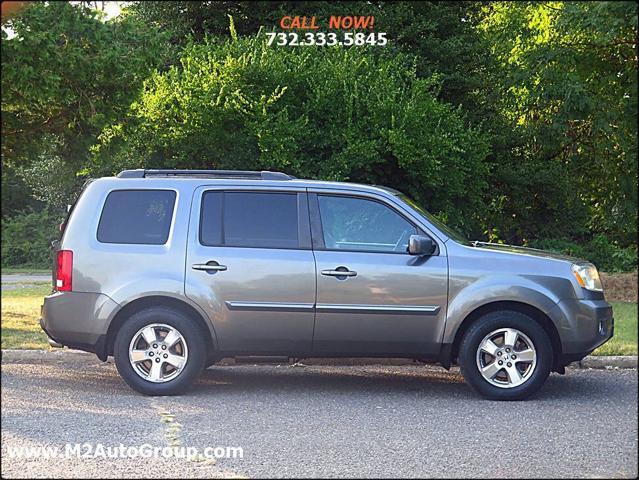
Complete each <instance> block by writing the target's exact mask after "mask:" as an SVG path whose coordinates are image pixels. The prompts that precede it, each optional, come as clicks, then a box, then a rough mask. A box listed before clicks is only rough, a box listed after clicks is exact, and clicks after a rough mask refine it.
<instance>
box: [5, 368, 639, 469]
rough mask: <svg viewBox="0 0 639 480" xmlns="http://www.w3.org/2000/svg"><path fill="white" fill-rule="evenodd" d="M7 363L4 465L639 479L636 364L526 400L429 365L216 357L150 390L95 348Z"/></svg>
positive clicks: (579, 375) (552, 381) (559, 379)
mask: <svg viewBox="0 0 639 480" xmlns="http://www.w3.org/2000/svg"><path fill="white" fill-rule="evenodd" d="M22 362H23V363H3V364H2V391H1V395H2V476H3V477H4V478H11V477H56V476H66V477H124V476H145V477H149V478H164V477H176V478H185V477H222V476H244V477H287V476H296V477H316V476H317V477H349V476H357V477H432V476H435V477H458V476H466V477H467V476H471V477H494V478H517V477H551V478H552V477H636V476H637V371H636V370H618V371H614V370H569V371H568V374H567V375H565V376H559V375H556V374H554V375H552V376H551V377H550V378H549V380H548V382H547V384H546V386H545V387H544V389H543V390H542V392H541V393H540V394H539V395H538V396H537V397H536V398H534V399H533V400H529V401H526V402H512V403H503V402H502V403H499V402H491V401H486V400H481V399H479V398H478V397H477V396H476V395H475V394H473V393H472V392H471V390H470V389H469V387H467V386H466V385H465V384H464V383H463V380H462V378H461V377H460V376H459V374H457V373H447V372H445V371H444V370H442V369H440V368H435V367H423V366H392V367H390V366H361V367H360V366H357V367H335V366H326V367H321V366H312V367H291V366H288V365H286V366H279V367H276V366H248V365H247V366H226V367H219V366H214V367H212V368H210V369H209V370H207V371H206V372H204V374H203V375H202V377H201V379H200V380H199V382H198V383H197V385H196V386H195V387H194V388H193V390H192V391H191V392H190V393H189V394H188V395H186V396H181V397H173V398H159V397H153V398H151V397H143V396H140V395H137V394H135V393H133V392H132V391H131V390H129V388H128V387H127V386H126V385H125V384H124V383H123V382H122V381H121V380H120V378H119V377H118V375H117V372H116V370H115V368H114V366H113V364H110V363H109V364H102V363H100V362H99V361H97V360H94V359H93V358H92V357H86V356H84V357H82V356H80V357H78V358H73V359H72V358H70V357H63V356H61V357H59V358H58V359H57V360H55V361H53V362H45V363H39V362H38V361H33V360H23V361H22ZM169 441H173V442H175V441H179V442H181V444H182V445H184V446H190V447H198V448H200V449H203V448H204V447H211V446H212V447H217V446H223V447H226V446H231V447H236V446H240V447H242V449H243V458H241V459H239V458H228V459H219V460H217V461H216V462H215V463H210V462H195V461H187V460H182V459H178V460H176V459H171V460H168V459H151V460H146V459H145V460H141V459H102V458H100V459H77V458H68V459H63V460H60V459H56V460H46V459H38V460H35V459H25V458H9V455H8V449H9V448H12V447H17V446H25V445H26V446H42V445H47V446H54V445H58V446H62V445H64V444H65V443H85V442H89V443H91V444H97V443H101V444H103V445H105V446H108V445H117V444H119V443H120V442H121V443H123V444H124V445H127V446H139V445H141V444H144V443H149V444H152V445H155V446H165V445H168V442H169Z"/></svg>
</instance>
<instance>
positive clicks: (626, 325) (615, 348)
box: [593, 302, 637, 355]
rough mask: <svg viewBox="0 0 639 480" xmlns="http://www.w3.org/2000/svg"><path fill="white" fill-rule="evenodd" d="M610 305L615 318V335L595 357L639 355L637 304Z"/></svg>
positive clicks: (618, 303) (599, 349)
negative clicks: (638, 352) (638, 346)
mask: <svg viewBox="0 0 639 480" xmlns="http://www.w3.org/2000/svg"><path fill="white" fill-rule="evenodd" d="M610 303H611V304H612V312H613V314H614V316H615V335H614V336H613V337H612V340H609V341H608V342H606V343H605V344H603V345H602V346H601V347H599V348H598V349H597V350H595V351H594V352H593V355H637V304H636V303H631V302H610Z"/></svg>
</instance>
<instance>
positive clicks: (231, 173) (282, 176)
mask: <svg viewBox="0 0 639 480" xmlns="http://www.w3.org/2000/svg"><path fill="white" fill-rule="evenodd" d="M148 177H196V178H197V177H200V178H237V179H250V180H294V179H295V177H293V176H291V175H287V174H286V173H282V172H269V171H266V170H264V171H261V172H257V171H249V170H172V169H151V170H147V169H143V168H138V169H136V170H123V171H121V172H120V173H118V178H148Z"/></svg>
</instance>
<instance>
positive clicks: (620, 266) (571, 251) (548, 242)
mask: <svg viewBox="0 0 639 480" xmlns="http://www.w3.org/2000/svg"><path fill="white" fill-rule="evenodd" d="M530 246H531V247H534V248H541V249H542V250H549V251H551V252H557V253H563V254H565V255H570V256H573V257H577V258H582V259H584V260H588V261H589V262H592V263H594V264H595V265H596V266H597V268H598V269H599V270H602V271H604V272H629V271H634V270H636V269H637V247H636V246H632V247H626V248H622V247H619V246H618V245H615V244H614V243H612V242H611V241H610V240H609V239H608V237H606V236H605V235H598V236H596V237H594V238H593V239H592V240H590V241H588V242H586V243H582V244H577V243H575V242H573V241H571V240H565V239H545V240H538V241H536V242H531V243H530Z"/></svg>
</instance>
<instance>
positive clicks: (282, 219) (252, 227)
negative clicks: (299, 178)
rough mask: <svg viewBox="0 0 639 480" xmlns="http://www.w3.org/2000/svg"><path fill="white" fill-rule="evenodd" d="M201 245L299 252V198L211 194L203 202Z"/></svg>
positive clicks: (245, 194)
mask: <svg viewBox="0 0 639 480" xmlns="http://www.w3.org/2000/svg"><path fill="white" fill-rule="evenodd" d="M200 242H201V243H202V244H203V245H224V246H228V247H254V248H298V247H299V239H298V227H297V194H295V193H250V192H224V193H221V192H207V193H205V194H204V196H203V199H202V217H201V227H200Z"/></svg>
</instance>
